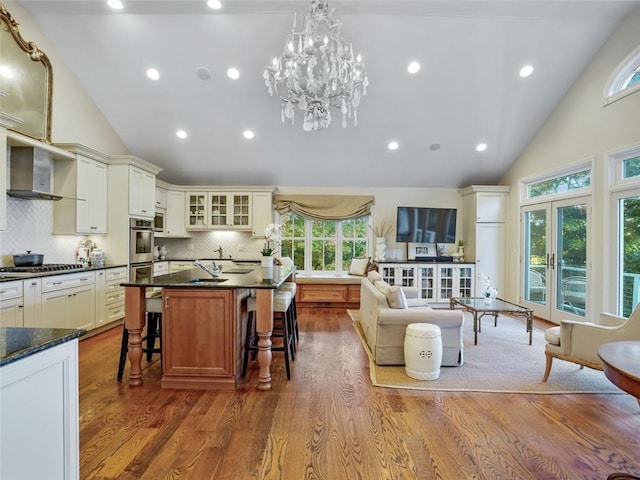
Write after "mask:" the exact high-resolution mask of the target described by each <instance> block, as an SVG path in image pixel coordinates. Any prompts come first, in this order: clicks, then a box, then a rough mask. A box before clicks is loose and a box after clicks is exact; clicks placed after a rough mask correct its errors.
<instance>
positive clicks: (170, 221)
mask: <svg viewBox="0 0 640 480" xmlns="http://www.w3.org/2000/svg"><path fill="white" fill-rule="evenodd" d="M164 228H165V236H166V237H187V236H189V235H188V234H187V229H186V222H185V205H184V192H180V191H177V190H168V191H167V214H166V215H165V218H164Z"/></svg>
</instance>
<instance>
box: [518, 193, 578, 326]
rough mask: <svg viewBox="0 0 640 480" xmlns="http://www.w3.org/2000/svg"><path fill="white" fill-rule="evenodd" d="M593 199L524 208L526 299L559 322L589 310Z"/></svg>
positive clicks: (536, 310) (543, 315)
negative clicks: (589, 255) (590, 217)
mask: <svg viewBox="0 0 640 480" xmlns="http://www.w3.org/2000/svg"><path fill="white" fill-rule="evenodd" d="M589 216H590V201H589V197H580V198H571V199H567V200H561V201H555V202H546V203H542V204H536V205H529V206H526V207H522V210H521V220H522V228H523V232H522V238H523V246H522V252H523V254H522V267H521V270H520V271H521V272H522V282H521V285H522V286H523V288H522V293H521V301H522V303H523V305H525V306H527V307H529V308H532V309H533V311H534V315H536V316H538V317H541V318H544V319H547V320H550V321H551V322H554V323H560V320H561V319H563V318H573V319H578V320H584V318H585V316H586V312H587V309H588V299H587V293H588V291H589V289H588V288H587V286H588V285H589V269H588V265H589V259H588V258H587V255H588V249H587V239H588V238H589V235H588V227H589Z"/></svg>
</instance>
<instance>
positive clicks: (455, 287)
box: [436, 264, 475, 303]
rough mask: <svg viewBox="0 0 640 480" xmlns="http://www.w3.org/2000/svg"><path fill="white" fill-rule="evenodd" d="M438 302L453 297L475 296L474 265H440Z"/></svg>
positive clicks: (446, 300)
mask: <svg viewBox="0 0 640 480" xmlns="http://www.w3.org/2000/svg"><path fill="white" fill-rule="evenodd" d="M437 268H438V272H437V274H438V283H437V285H438V288H437V292H436V302H438V303H441V302H448V301H449V298H451V297H472V296H473V284H474V282H473V272H474V270H475V269H474V266H473V265H465V266H460V265H450V264H448V265H438V267H437Z"/></svg>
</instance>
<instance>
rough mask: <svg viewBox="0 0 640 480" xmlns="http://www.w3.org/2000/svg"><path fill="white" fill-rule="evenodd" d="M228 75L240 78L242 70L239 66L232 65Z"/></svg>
mask: <svg viewBox="0 0 640 480" xmlns="http://www.w3.org/2000/svg"><path fill="white" fill-rule="evenodd" d="M227 76H228V77H229V78H231V79H232V80H237V79H238V78H240V72H239V71H238V69H237V68H233V67H231V68H230V69H229V70H227Z"/></svg>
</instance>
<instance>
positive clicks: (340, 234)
mask: <svg viewBox="0 0 640 480" xmlns="http://www.w3.org/2000/svg"><path fill="white" fill-rule="evenodd" d="M368 219H369V218H368V217H361V218H356V219H349V220H326V221H320V220H311V219H305V218H304V217H302V216H300V215H297V214H295V213H291V212H290V213H287V214H284V215H282V217H281V222H282V223H283V228H282V246H281V254H282V255H283V256H288V257H291V258H292V259H293V262H294V264H295V265H296V268H298V270H302V271H310V272H311V271H314V272H318V271H320V272H347V271H348V270H349V264H350V263H351V258H352V257H364V256H366V252H367V249H368V238H367V225H368Z"/></svg>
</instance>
